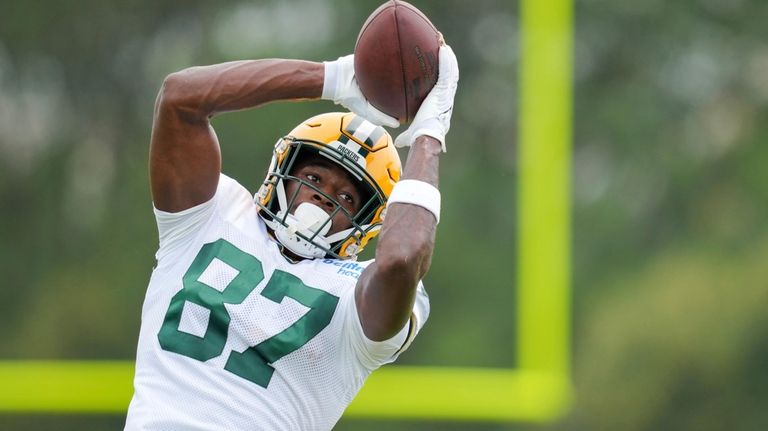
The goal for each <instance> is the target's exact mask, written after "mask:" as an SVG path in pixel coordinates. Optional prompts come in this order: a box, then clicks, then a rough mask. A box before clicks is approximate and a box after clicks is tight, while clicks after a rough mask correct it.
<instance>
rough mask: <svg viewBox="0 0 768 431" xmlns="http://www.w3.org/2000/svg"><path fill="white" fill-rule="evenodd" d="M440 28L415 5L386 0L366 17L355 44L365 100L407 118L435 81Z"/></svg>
mask: <svg viewBox="0 0 768 431" xmlns="http://www.w3.org/2000/svg"><path fill="white" fill-rule="evenodd" d="M441 37H442V36H441V35H440V32H438V31H437V29H436V28H435V26H434V25H432V23H431V22H430V21H429V18H427V17H426V15H424V14H423V13H421V11H420V10H418V9H416V8H415V7H414V6H413V5H411V4H409V3H406V2H404V1H399V0H390V1H388V2H386V3H384V4H383V5H381V6H379V7H378V9H376V10H375V11H373V13H372V14H371V15H370V16H369V17H368V19H367V20H366V21H365V24H363V28H362V29H361V30H360V34H359V35H358V36H357V43H356V44H355V77H356V78H357V83H358V85H359V86H360V90H361V91H362V92H363V95H364V96H365V98H366V99H368V101H369V102H370V103H371V104H372V105H373V106H375V107H376V108H377V109H379V110H380V111H382V112H384V113H386V114H388V115H391V116H393V117H395V118H397V119H398V120H399V121H400V122H401V123H409V122H411V120H413V117H414V116H415V115H416V111H418V110H419V106H421V102H423V101H424V98H425V97H426V96H427V94H428V93H429V90H431V89H432V87H433V86H434V85H435V82H437V71H438V68H437V59H438V56H437V54H438V50H439V49H440V41H441Z"/></svg>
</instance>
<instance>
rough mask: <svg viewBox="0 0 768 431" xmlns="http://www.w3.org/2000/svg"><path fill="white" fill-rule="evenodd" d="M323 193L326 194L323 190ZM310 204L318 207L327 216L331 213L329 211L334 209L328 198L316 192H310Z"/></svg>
mask: <svg viewBox="0 0 768 431" xmlns="http://www.w3.org/2000/svg"><path fill="white" fill-rule="evenodd" d="M323 192H324V193H326V194H327V193H328V192H327V191H325V190H323ZM312 203H314V204H315V205H317V206H319V207H320V208H322V209H323V210H325V212H327V213H329V214H330V213H331V211H333V209H334V207H335V206H336V205H334V203H333V202H331V200H330V199H329V198H327V197H326V196H325V195H323V193H320V192H318V191H317V190H313V191H312Z"/></svg>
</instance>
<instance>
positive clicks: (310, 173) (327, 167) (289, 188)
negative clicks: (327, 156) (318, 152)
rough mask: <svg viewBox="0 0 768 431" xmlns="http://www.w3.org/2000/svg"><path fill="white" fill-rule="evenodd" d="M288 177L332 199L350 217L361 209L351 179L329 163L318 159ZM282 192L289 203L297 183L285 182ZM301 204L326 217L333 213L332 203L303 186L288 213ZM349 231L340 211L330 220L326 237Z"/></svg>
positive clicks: (340, 169)
mask: <svg viewBox="0 0 768 431" xmlns="http://www.w3.org/2000/svg"><path fill="white" fill-rule="evenodd" d="M292 175H293V176H295V177H298V178H301V179H303V180H304V181H306V182H308V183H310V184H313V185H314V186H315V187H317V188H318V189H320V190H322V191H323V193H325V194H327V195H328V196H332V197H333V198H334V199H336V201H337V202H338V203H339V204H341V206H342V207H343V208H344V209H346V210H347V211H348V212H349V213H350V214H353V215H354V214H355V213H357V211H358V210H359V209H360V207H361V205H362V202H361V196H360V192H359V191H358V190H357V188H356V187H355V184H354V183H353V182H352V178H350V176H349V174H347V172H346V171H345V170H344V169H343V168H341V167H340V166H338V165H336V164H334V163H332V162H330V161H326V160H323V159H319V158H313V159H309V160H306V161H304V162H301V163H300V164H298V165H297V166H296V167H294V168H293V172H292ZM285 188H286V190H285V193H286V195H287V196H288V199H290V197H291V196H293V193H294V192H295V191H296V189H297V188H299V183H298V182H296V181H286V185H285ZM304 202H309V203H311V204H314V205H317V206H318V207H320V208H322V209H323V210H324V211H325V212H327V213H328V214H331V213H332V212H333V210H334V209H336V204H335V203H334V202H331V201H330V200H329V199H327V198H326V197H325V196H323V195H322V194H320V193H318V192H317V191H315V190H314V189H312V188H311V187H306V186H304V187H300V188H299V194H298V195H297V196H296V199H295V200H294V201H293V204H292V205H291V208H290V210H289V212H291V213H293V211H294V210H295V209H296V207H298V206H299V204H301V203H304ZM350 227H352V224H351V223H350V222H349V219H347V216H346V215H344V213H343V212H342V211H337V212H336V214H335V215H334V216H333V221H332V225H331V230H330V231H329V232H328V234H327V235H332V234H334V233H336V232H340V231H342V230H344V229H348V228H350Z"/></svg>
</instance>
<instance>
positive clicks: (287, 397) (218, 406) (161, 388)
mask: <svg viewBox="0 0 768 431" xmlns="http://www.w3.org/2000/svg"><path fill="white" fill-rule="evenodd" d="M156 215H157V218H158V227H159V229H160V237H161V239H162V240H161V247H160V250H158V253H157V255H158V256H160V259H159V260H158V265H157V267H156V269H155V271H154V272H153V275H152V278H151V280H150V284H149V287H148V290H147V296H146V298H145V302H144V307H143V310H142V327H141V333H140V336H139V345H138V353H137V362H136V377H135V380H134V387H135V393H134V397H133V399H132V401H131V405H130V407H129V412H128V418H127V421H126V430H140V429H141V430H150V429H152V430H155V429H157V430H192V429H199V430H233V429H237V430H270V431H274V430H313V431H315V430H327V429H331V428H332V427H333V425H334V424H335V423H336V422H337V421H338V419H339V418H340V416H341V414H342V413H343V411H344V409H345V408H346V406H347V405H348V404H349V402H351V400H352V398H353V397H354V396H355V394H356V393H357V392H358V391H359V389H360V387H361V386H362V384H363V382H364V380H365V378H366V377H367V376H368V375H369V374H370V373H371V372H372V371H373V370H375V369H376V368H377V367H379V366H381V365H382V364H384V363H387V362H391V361H392V360H394V359H395V358H396V356H397V352H398V349H399V348H400V347H401V346H402V344H403V343H404V342H405V339H406V336H407V332H408V325H406V326H405V327H404V328H403V330H402V331H401V332H400V333H399V334H397V335H396V336H395V337H393V338H392V339H391V340H387V341H384V342H373V341H371V340H368V339H367V338H365V336H364V335H363V333H362V328H361V326H360V323H359V320H358V318H357V311H356V308H355V302H354V295H353V294H354V286H355V283H356V280H357V277H358V276H359V274H360V272H361V271H362V270H363V269H364V268H365V267H366V266H367V264H368V263H369V262H363V263H355V264H354V265H349V264H346V263H344V262H339V261H335V260H330V259H315V260H306V261H302V262H299V263H297V264H292V263H289V262H288V261H287V260H286V259H285V258H283V257H282V255H281V254H280V253H279V249H278V247H277V245H276V244H275V243H274V242H273V241H272V240H271V239H270V237H269V236H268V234H267V232H266V228H265V226H264V224H263V222H262V221H261V219H260V218H259V217H258V215H257V214H256V206H255V205H254V204H253V201H252V199H251V197H250V193H248V192H247V191H246V190H245V189H244V188H243V187H242V186H240V185H239V184H238V183H237V182H235V181H234V180H232V179H230V178H228V177H226V176H222V177H221V179H220V183H219V188H218V190H217V193H216V196H214V198H213V199H212V200H211V201H209V202H206V203H204V204H201V205H199V206H198V207H195V208H193V209H192V210H188V211H185V212H183V213H182V214H181V215H180V216H175V215H172V214H166V213H162V212H159V211H156ZM217 241H218V242H221V241H226V243H227V244H230V245H231V246H232V247H234V249H235V250H236V254H237V253H242V255H243V256H250V258H248V259H252V258H255V260H257V261H258V262H259V263H260V264H261V269H262V273H263V274H262V275H263V278H262V279H261V281H259V282H258V284H256V285H255V287H254V286H250V287H252V291H250V292H249V293H247V294H246V295H244V297H240V296H238V295H230V293H231V292H230V290H232V289H231V288H228V286H229V285H230V284H233V280H235V278H236V277H237V276H238V274H240V270H238V269H236V268H234V267H233V266H232V265H230V264H228V263H226V262H225V261H224V260H226V259H222V256H219V255H217V257H215V258H213V259H212V260H211V261H210V263H209V264H208V265H207V266H206V267H205V268H204V270H202V272H201V273H200V275H199V276H198V277H197V278H196V279H195V280H191V281H190V280H187V281H186V283H188V284H189V285H185V282H184V281H182V280H183V277H184V275H185V274H187V273H188V271H190V267H191V266H192V265H193V262H195V259H196V257H197V256H198V255H199V254H200V253H201V250H203V248H204V246H205V245H206V244H211V243H215V242H217ZM238 256H239V255H238ZM249 262H252V260H250V261H249ZM249 265H251V266H252V264H249ZM344 265H346V267H343V266H344ZM249 268H250V266H249ZM285 274H290V275H291V276H292V277H295V279H296V280H298V281H294V282H292V283H294V284H296V286H294V287H295V288H296V290H297V291H298V292H299V293H301V294H302V295H308V296H305V297H302V296H301V295H298V294H296V292H293V291H289V292H288V294H285V295H284V296H283V297H282V298H280V295H278V296H277V298H278V300H274V299H271V297H270V295H274V292H265V289H272V288H275V287H276V288H277V290H279V289H282V288H284V287H285V285H286V284H289V283H287V282H277V281H272V280H277V279H279V277H281V276H284V275H285ZM281 280H282V279H281ZM270 283H272V285H271V284H270ZM191 284H195V287H194V288H195V289H199V291H202V292H204V293H200V294H197V293H195V295H197V296H194V298H192V299H191V300H184V302H183V305H182V306H181V308H180V309H181V310H182V311H181V312H180V317H179V318H178V324H176V326H173V325H174V324H175V323H168V320H169V316H171V315H172V313H171V310H172V309H173V304H174V301H177V302H178V301H179V299H178V297H175V295H177V294H178V295H182V294H184V293H186V291H184V289H185V288H186V289H191V288H190V285H191ZM273 290H275V289H273ZM195 292H198V291H195ZM222 292H223V293H222ZM281 292H282V291H281ZM283 293H285V292H283ZM190 295H191V294H190ZM228 295H229V296H228ZM225 296H226V297H228V298H229V299H230V300H231V301H230V302H227V301H226V300H225V301H224V303H223V310H222V309H219V310H218V311H212V310H214V309H215V308H216V307H215V305H210V304H212V303H215V302H216V301H220V300H221V299H220V298H222V297H225ZM241 296H242V295H241ZM272 297H273V298H274V296H272ZM316 297H320V298H321V299H322V300H323V301H326V302H317V301H318V300H316V299H315V298H316ZM418 297H419V298H418V299H417V301H416V307H415V309H414V313H415V314H417V315H418V316H420V318H419V319H417V321H418V322H419V326H420V325H421V324H423V322H424V321H425V320H426V317H427V315H428V312H429V308H428V302H427V301H426V294H425V293H424V291H423V288H422V287H421V286H420V288H419V293H418ZM174 298H175V299H174ZM233 298H234V300H232V299H233ZM301 298H304V299H301ZM307 298H309V299H307ZM334 298H335V299H334ZM313 301H314V302H313ZM197 302H200V303H201V304H203V305H200V304H197ZM302 302H304V303H307V304H309V305H305V304H304V303H302ZM190 304H191V305H190ZM329 304H330V305H329ZM323 307H325V308H323ZM326 309H327V311H328V313H327V314H328V315H329V316H331V317H330V320H327V321H322V322H321V323H311V324H310V323H306V321H307V320H308V317H309V316H310V315H312V316H316V315H320V314H321V315H325V314H323V313H324V311H320V310H326ZM330 313H332V315H331V314H330ZM222 316H224V317H222ZM227 318H228V323H226V324H224V323H221V322H225V321H227ZM321 320H322V319H321ZM301 322H304V323H301ZM313 322H314V321H313ZM323 323H325V325H324V326H323ZM168 325H171V326H173V328H176V330H177V331H178V334H182V333H183V334H185V335H186V336H187V337H192V338H186V339H184V340H191V341H189V343H191V344H199V343H202V344H206V345H207V344H215V345H216V346H217V347H218V344H217V343H222V344H221V352H220V353H219V354H215V353H217V352H218V350H216V349H214V350H215V351H214V353H213V354H212V355H213V356H212V357H210V358H208V359H205V360H201V359H196V358H195V357H192V356H194V355H192V354H190V353H189V352H188V351H187V350H185V349H187V348H188V347H187V346H185V345H184V343H181V344H182V347H181V348H180V349H181V350H180V352H179V351H169V350H168V349H166V348H164V347H163V345H161V342H160V341H159V340H160V339H161V338H162V335H161V328H164V327H165V326H168ZM211 325H219V326H221V327H223V329H222V330H221V335H220V336H219V337H218V338H216V337H215V336H211V335H206V330H207V329H209V327H210V326H211ZM313 325H314V326H313ZM297 327H300V328H299V329H301V330H296V328H297ZM307 328H310V329H311V328H320V330H319V332H317V333H316V334H314V335H313V334H311V333H310V334H307V333H306V331H305V330H306V329H307ZM419 329H420V328H419V327H417V328H416V331H418V330H419ZM302 331H304V332H302ZM214 332H215V331H214ZM190 334H191V335H190ZM288 335H290V336H288ZM310 335H313V336H310ZM165 336H166V337H167V338H170V339H172V340H176V338H177V337H180V335H177V334H176V333H174V332H173V331H171V335H168V334H167V333H166V335H165ZM281 336H282V337H283V338H281V339H280V340H281V341H280V342H274V338H273V337H278V338H279V337H281ZM204 337H208V338H204ZM307 338H308V339H307ZM222 339H223V340H225V341H221V340H222ZM201 340H202V341H201ZM185 342H186V341H185ZM266 346H271V347H270V348H266ZM172 349H173V348H171V350H172ZM249 349H251V350H254V349H255V351H256V352H257V353H256V355H255V356H251V357H248V358H249V360H248V361H245V362H244V363H246V364H253V363H254V362H259V363H263V364H264V366H267V367H271V368H273V369H274V371H273V372H272V374H271V376H269V377H268V378H267V380H266V381H260V382H258V383H257V382H254V381H252V380H249V378H244V377H243V375H240V374H248V373H247V372H246V373H243V372H241V371H237V370H238V369H237V367H234V368H233V367H230V364H231V362H232V361H233V359H232V358H235V359H236V358H237V357H238V356H239V355H240V354H243V352H246V351H248V350H249ZM270 349H271V350H270ZM274 351H277V352H279V354H278V356H279V357H278V358H277V359H276V360H273V359H270V358H272V357H271V356H269V355H270V353H269V352H274ZM280 355H281V356H280ZM208 356H211V355H208ZM234 362H237V361H236V360H234ZM232 370H235V371H232ZM262 371H263V370H262ZM238 373H240V374H238ZM249 376H250V375H249ZM260 376H262V377H263V374H260Z"/></svg>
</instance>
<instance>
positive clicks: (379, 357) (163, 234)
mask: <svg viewBox="0 0 768 431" xmlns="http://www.w3.org/2000/svg"><path fill="white" fill-rule="evenodd" d="M352 61H353V58H352V56H346V57H342V58H340V59H338V60H336V61H329V62H325V63H315V62H308V61H299V60H284V59H270V60H254V61H239V62H230V63H223V64H218V65H213V66H206V67H193V68H190V69H186V70H183V71H181V72H177V73H174V74H171V75H169V76H168V77H167V78H166V79H165V82H164V83H163V87H162V89H161V91H160V93H159V95H158V98H157V102H156V105H155V112H154V124H153V129H152V137H151V144H150V179H151V190H152V199H153V204H154V213H155V217H156V220H157V226H158V231H159V248H158V251H157V254H156V258H157V266H156V267H155V269H154V271H153V272H152V276H151V279H150V282H149V287H148V290H147V294H146V298H145V301H144V306H143V310H142V316H141V317H142V318H141V332H140V336H139V342H138V353H137V360H136V374H135V379H134V388H135V393H134V396H133V399H132V401H131V404H130V407H129V410H128V416H127V421H126V427H125V429H126V430H165V431H168V430H191V429H196V430H202V429H204V430H269V431H274V430H312V431H316V430H328V429H331V428H332V427H333V426H334V424H335V423H336V422H337V421H338V419H339V418H340V417H341V415H342V413H343V412H344V409H345V408H346V407H347V405H348V404H349V403H350V402H351V401H352V399H353V398H354V397H355V394H357V392H358V391H359V389H360V388H361V387H362V385H363V383H364V381H365V379H366V378H367V376H368V375H370V373H371V372H373V371H374V370H376V369H377V368H378V367H380V366H381V365H383V364H386V363H389V362H392V361H394V360H395V359H396V358H397V357H398V355H399V354H400V353H401V352H402V351H404V350H405V349H406V348H407V347H408V346H409V344H410V343H411V341H412V340H413V338H414V337H415V336H416V334H417V333H418V332H419V330H420V329H421V328H422V326H423V325H424V322H425V321H426V319H427V316H428V314H429V303H428V299H427V295H426V293H425V292H424V289H423V286H422V284H421V281H420V280H421V279H422V277H423V276H424V275H425V274H426V272H427V270H428V269H429V265H430V261H431V257H432V251H433V247H434V239H435V229H436V226H437V223H438V221H439V217H440V193H439V191H438V189H437V184H438V157H439V155H440V153H441V152H443V151H445V135H446V133H447V132H448V129H449V124H450V118H451V112H452V108H453V98H454V94H455V92H456V86H457V82H458V66H457V62H456V57H455V56H454V54H453V52H452V51H451V49H450V47H448V46H447V45H444V46H442V47H441V49H440V52H439V78H438V81H437V84H436V85H435V87H434V88H433V89H432V91H431V92H430V93H429V95H428V96H427V98H426V100H425V101H424V103H423V104H422V106H421V108H420V109H419V111H418V113H417V115H416V117H415V119H414V120H413V122H412V123H411V125H410V126H409V128H408V129H407V130H406V131H405V132H404V133H402V134H401V135H400V136H398V138H397V140H395V142H394V143H393V141H392V138H391V137H390V135H389V134H388V133H387V132H386V131H385V130H384V128H383V127H381V125H387V126H390V127H394V126H397V125H398V122H397V120H395V119H394V118H391V117H388V116H386V115H385V114H383V113H381V112H379V111H377V110H376V109H375V108H374V107H372V106H371V105H370V104H369V103H368V102H367V101H366V100H365V99H364V97H363V96H362V94H361V92H360V89H359V87H358V86H357V84H356V80H355V77H354V68H353V66H352ZM317 98H322V99H328V100H333V101H334V102H336V103H337V104H340V105H342V106H344V107H345V108H347V109H349V110H350V111H352V112H335V113H328V114H322V115H318V116H315V117H313V118H310V119H308V120H306V121H304V122H302V123H301V124H299V125H298V126H297V127H296V128H294V129H293V130H292V131H290V132H289V133H288V134H287V135H285V136H283V137H282V138H280V139H279V140H278V141H277V143H276V144H275V147H274V153H273V157H272V162H271V164H270V166H269V169H268V172H267V175H266V178H265V179H264V182H263V184H262V185H261V186H260V188H259V189H258V191H257V193H256V194H255V195H252V194H251V193H250V192H248V191H247V190H246V188H245V187H243V186H242V185H240V184H239V183H238V182H237V181H235V180H234V179H232V178H229V177H227V176H226V175H224V174H222V173H221V156H220V149H219V143H218V140H217V137H216V134H215V133H214V130H213V128H212V127H211V123H210V119H211V118H212V117H213V116H215V115H217V114H220V113H223V112H227V111H235V110H240V109H247V108H253V107H258V106H260V105H263V104H265V103H269V102H273V101H281V100H298V99H317ZM394 145H398V146H410V147H411V149H410V153H409V156H408V160H407V163H406V164H405V168H404V169H402V172H401V164H400V159H399V157H398V154H397V151H396V149H395V148H394ZM377 235H380V238H379V240H378V244H377V246H376V250H375V252H376V253H375V254H376V255H375V259H374V260H370V261H366V262H357V261H356V259H355V258H356V256H357V254H359V253H360V251H361V250H362V249H363V248H364V247H365V246H366V245H367V244H368V243H369V241H370V240H371V239H372V238H374V237H375V236H377Z"/></svg>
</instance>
